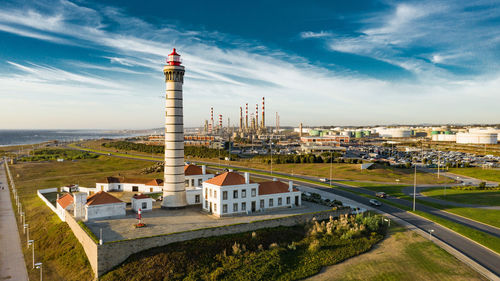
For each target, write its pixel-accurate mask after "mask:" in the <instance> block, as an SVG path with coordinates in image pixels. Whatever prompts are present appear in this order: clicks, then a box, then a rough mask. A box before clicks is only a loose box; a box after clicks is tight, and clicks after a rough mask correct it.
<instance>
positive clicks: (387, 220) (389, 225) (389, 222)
mask: <svg viewBox="0 0 500 281" xmlns="http://www.w3.org/2000/svg"><path fill="white" fill-rule="evenodd" d="M384 221H385V222H387V226H388V227H391V219H384Z"/></svg>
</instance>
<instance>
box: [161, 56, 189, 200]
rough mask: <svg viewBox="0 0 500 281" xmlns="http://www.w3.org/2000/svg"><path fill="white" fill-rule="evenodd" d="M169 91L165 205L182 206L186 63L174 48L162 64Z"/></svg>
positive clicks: (167, 99)
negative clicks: (183, 98) (164, 63)
mask: <svg viewBox="0 0 500 281" xmlns="http://www.w3.org/2000/svg"><path fill="white" fill-rule="evenodd" d="M163 74H164V75H165V82H166V84H167V93H166V98H165V99H166V105H165V110H166V119H165V172H164V183H163V202H162V203H161V205H162V207H165V208H180V207H184V206H186V205H187V200H186V188H185V185H184V126H183V121H184V120H183V119H184V117H183V113H182V84H183V83H184V66H182V65H181V57H180V55H179V54H177V53H176V51H175V49H174V50H173V52H172V53H171V54H170V55H168V58H167V65H165V66H164V67H163Z"/></svg>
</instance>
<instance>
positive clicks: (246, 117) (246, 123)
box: [245, 103, 248, 132]
mask: <svg viewBox="0 0 500 281" xmlns="http://www.w3.org/2000/svg"><path fill="white" fill-rule="evenodd" d="M245 131H247V132H248V103H246V104H245Z"/></svg>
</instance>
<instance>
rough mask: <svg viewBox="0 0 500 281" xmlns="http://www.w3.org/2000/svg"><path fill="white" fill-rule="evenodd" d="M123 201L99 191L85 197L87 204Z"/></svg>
mask: <svg viewBox="0 0 500 281" xmlns="http://www.w3.org/2000/svg"><path fill="white" fill-rule="evenodd" d="M122 202H123V201H122V200H120V199H118V198H116V197H114V196H113V195H111V194H109V193H107V192H104V191H99V192H97V193H94V194H92V195H90V196H89V197H87V205H89V206H91V205H102V204H113V203H122Z"/></svg>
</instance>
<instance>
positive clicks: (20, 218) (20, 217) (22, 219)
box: [19, 211, 25, 234]
mask: <svg viewBox="0 0 500 281" xmlns="http://www.w3.org/2000/svg"><path fill="white" fill-rule="evenodd" d="M24 221H25V220H24V212H23V211H21V212H20V213H19V222H20V223H22V224H23V225H24V224H25V223H24ZM23 234H24V232H23Z"/></svg>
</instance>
